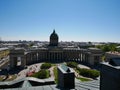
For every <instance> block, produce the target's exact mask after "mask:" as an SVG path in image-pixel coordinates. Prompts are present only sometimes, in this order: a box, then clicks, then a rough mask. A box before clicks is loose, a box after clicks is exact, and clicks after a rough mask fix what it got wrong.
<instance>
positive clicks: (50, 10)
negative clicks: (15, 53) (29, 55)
mask: <svg viewBox="0 0 120 90" xmlns="http://www.w3.org/2000/svg"><path fill="white" fill-rule="evenodd" d="M53 29H55V31H56V33H57V34H58V36H59V41H79V42H87V41H91V42H120V0H0V37H1V39H2V40H39V41H49V36H50V34H51V33H52V32H53Z"/></svg>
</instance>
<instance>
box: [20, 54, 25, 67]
mask: <svg viewBox="0 0 120 90" xmlns="http://www.w3.org/2000/svg"><path fill="white" fill-rule="evenodd" d="M21 67H22V68H25V67H26V60H25V57H24V56H22V57H21Z"/></svg>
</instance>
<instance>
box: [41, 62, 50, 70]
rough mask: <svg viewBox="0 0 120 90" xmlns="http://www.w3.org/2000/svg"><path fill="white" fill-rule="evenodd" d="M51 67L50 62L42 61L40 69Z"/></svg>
mask: <svg viewBox="0 0 120 90" xmlns="http://www.w3.org/2000/svg"><path fill="white" fill-rule="evenodd" d="M50 67H51V64H50V63H44V64H42V65H41V69H49V68H50Z"/></svg>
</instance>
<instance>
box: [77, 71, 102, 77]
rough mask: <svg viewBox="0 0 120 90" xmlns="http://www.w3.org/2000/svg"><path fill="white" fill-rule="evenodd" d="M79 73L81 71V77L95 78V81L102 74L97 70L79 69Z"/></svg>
mask: <svg viewBox="0 0 120 90" xmlns="http://www.w3.org/2000/svg"><path fill="white" fill-rule="evenodd" d="M79 71H80V75H82V76H85V77H89V78H93V79H95V78H96V77H98V76H99V75H100V72H99V71H97V70H90V69H79Z"/></svg>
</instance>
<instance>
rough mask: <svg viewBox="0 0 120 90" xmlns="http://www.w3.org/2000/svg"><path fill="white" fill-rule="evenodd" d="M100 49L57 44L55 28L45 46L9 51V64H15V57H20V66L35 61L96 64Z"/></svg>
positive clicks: (99, 60)
mask: <svg viewBox="0 0 120 90" xmlns="http://www.w3.org/2000/svg"><path fill="white" fill-rule="evenodd" d="M101 56H102V51H101V50H100V49H96V48H89V49H82V48H79V47H69V46H66V47H63V46H60V45H59V37H58V35H57V33H56V32H55V30H53V32H52V34H51V35H50V42H49V45H48V46H46V47H41V48H36V49H30V50H21V49H14V50H11V51H10V66H11V67H12V68H13V67H15V66H16V58H17V57H21V63H22V64H21V66H22V67H25V66H26V65H28V64H32V63H37V62H64V61H65V62H68V61H75V62H81V63H86V64H89V65H96V64H99V63H100V62H101Z"/></svg>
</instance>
